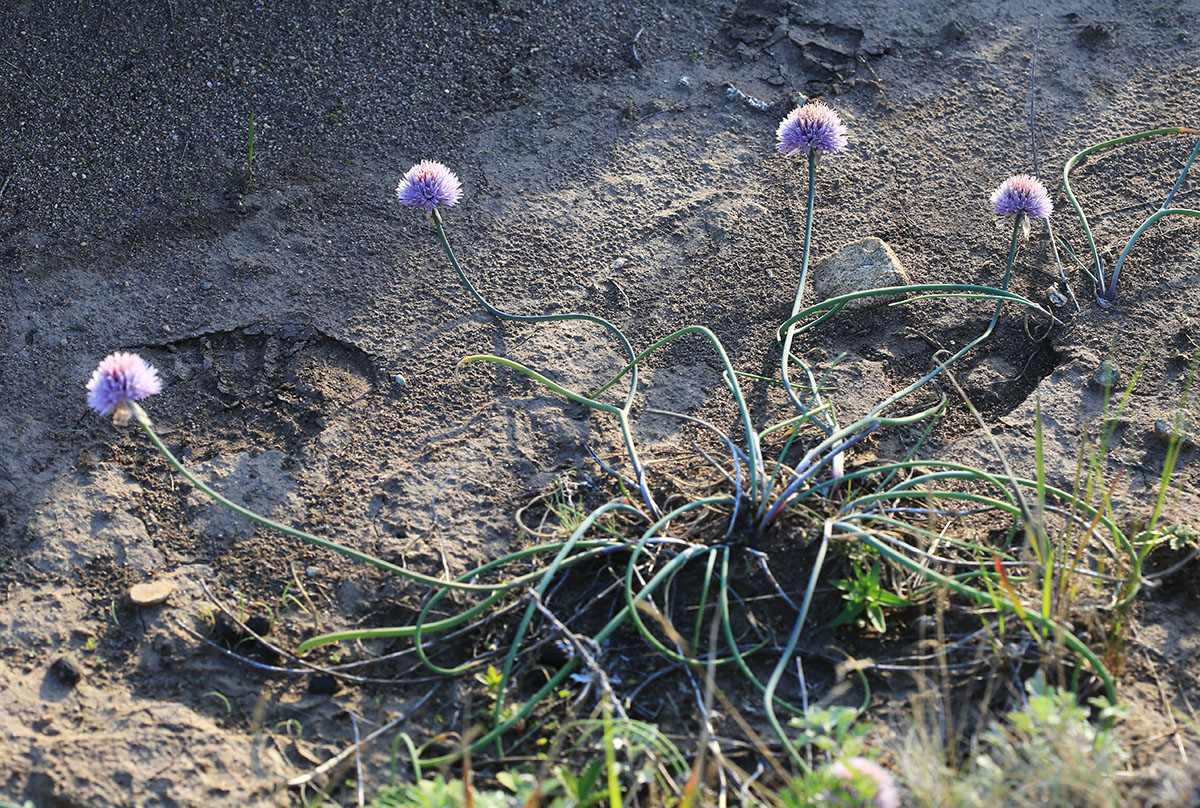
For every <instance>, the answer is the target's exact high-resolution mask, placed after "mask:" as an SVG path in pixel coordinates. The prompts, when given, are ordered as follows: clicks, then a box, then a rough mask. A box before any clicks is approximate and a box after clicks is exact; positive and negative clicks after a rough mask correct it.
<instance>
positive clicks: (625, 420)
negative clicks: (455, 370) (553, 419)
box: [462, 354, 659, 515]
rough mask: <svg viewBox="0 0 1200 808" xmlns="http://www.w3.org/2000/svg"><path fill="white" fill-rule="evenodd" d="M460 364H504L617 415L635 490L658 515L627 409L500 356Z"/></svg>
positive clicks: (579, 401) (564, 394)
mask: <svg viewBox="0 0 1200 808" xmlns="http://www.w3.org/2000/svg"><path fill="white" fill-rule="evenodd" d="M462 361H463V363H464V364H465V363H467V362H492V363H494V364H497V365H504V366H505V367H507V368H512V369H513V370H515V371H517V372H518V373H522V374H524V375H525V376H528V377H529V378H531V379H533V380H534V381H535V382H537V383H538V384H540V385H542V386H543V387H546V388H548V389H550V390H552V391H554V392H555V393H558V394H559V395H560V396H562V397H563V398H566V399H568V400H570V401H574V402H575V403H576V404H582V405H584V406H585V407H591V408H592V409H594V410H601V411H603V412H607V413H609V414H610V415H613V416H616V419H617V424H618V425H619V426H620V428H621V437H622V438H623V439H624V441H625V451H626V452H628V453H629V462H630V463H631V464H632V465H633V471H634V476H635V479H636V480H637V485H638V490H639V491H641V492H642V499H643V500H644V501H645V503H646V506H647V507H649V508H650V511H651V512H652V513H653V514H655V515H657V514H658V512H659V511H658V506H657V505H656V504H655V503H654V497H652V496H651V495H650V488H649V486H648V485H647V483H646V468H645V466H643V465H642V463H641V461H640V460H639V459H638V453H637V446H636V445H635V444H634V442H633V431H632V430H631V429H630V427H629V412H628V411H627V410H624V409H622V408H620V407H614V406H613V405H612V404H605V403H604V402H602V401H596V400H595V399H594V398H590V397H588V396H585V395H582V394H580V393H576V392H574V391H572V390H568V389H567V388H565V387H563V386H562V385H561V384H559V383H557V382H555V381H553V380H551V379H549V378H547V377H545V376H543V375H542V374H540V373H538V372H537V371H536V370H533V369H532V368H528V367H526V366H525V365H522V364H521V363H520V362H516V361H514V360H512V359H506V358H504V357H502V356H491V355H488V354H480V355H476V356H468V357H466V358H465V359H463V360H462Z"/></svg>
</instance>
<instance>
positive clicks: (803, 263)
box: [779, 150, 833, 434]
mask: <svg viewBox="0 0 1200 808" xmlns="http://www.w3.org/2000/svg"><path fill="white" fill-rule="evenodd" d="M816 194H817V152H816V151H815V150H814V151H810V152H809V153H808V209H807V210H806V211H805V216H804V245H803V247H802V248H801V253H800V280H799V282H798V283H797V284H796V301H795V302H794V303H793V304H792V316H793V317H795V315H796V312H798V311H800V306H801V305H802V301H803V299H804V288H805V286H806V285H807V280H808V262H809V256H810V255H811V253H812V226H813V214H814V204H813V203H814V201H815V200H816ZM793 337H794V334H793V328H788V330H787V334H786V335H785V336H784V338H783V356H782V357H781V358H780V360H779V372H780V375H781V377H782V378H783V387H784V389H785V390H787V395H788V398H790V399H791V400H792V403H793V404H794V405H796V409H798V410H800V412H801V413H806V412H808V407H806V406H805V405H803V404H801V403H800V399H799V398H798V397H797V396H796V391H795V390H794V389H793V388H792V380H791V378H790V377H789V375H788V365H789V364H790V357H791V353H792V339H793ZM811 403H815V404H816V405H817V406H821V392H820V390H818V389H816V388H814V389H813V390H812V402H811ZM818 423H819V422H818ZM821 427H822V429H824V430H825V433H826V434H829V433H830V432H831V431H833V426H832V425H826V424H821Z"/></svg>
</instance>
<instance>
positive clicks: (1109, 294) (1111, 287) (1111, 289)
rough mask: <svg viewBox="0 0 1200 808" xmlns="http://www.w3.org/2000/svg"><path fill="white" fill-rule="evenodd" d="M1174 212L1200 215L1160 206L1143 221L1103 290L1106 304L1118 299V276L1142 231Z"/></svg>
mask: <svg viewBox="0 0 1200 808" xmlns="http://www.w3.org/2000/svg"><path fill="white" fill-rule="evenodd" d="M1193 156H1194V154H1193ZM1172 195H1174V191H1172ZM1172 213H1177V214H1179V215H1180V216H1200V210H1191V209H1189V208H1160V209H1159V210H1156V211H1154V213H1152V214H1150V218H1148V219H1146V221H1144V222H1142V226H1141V227H1139V228H1138V229H1137V230H1135V231H1133V235H1132V236H1130V237H1129V241H1128V242H1126V244H1125V249H1124V250H1122V251H1121V257H1120V258H1118V259H1117V265H1116V266H1115V267H1113V273H1112V279H1111V280H1110V281H1109V282H1108V288H1107V289H1106V290H1103V292H1102V294H1103V300H1104V302H1105V303H1106V304H1108V305H1111V304H1112V302H1113V301H1114V300H1116V297H1117V278H1119V277H1120V276H1121V267H1123V266H1125V259H1126V258H1128V257H1129V251H1130V250H1132V249H1133V245H1134V244H1136V243H1137V240H1138V239H1140V238H1141V237H1142V233H1145V232H1146V230H1148V229H1149V228H1150V225H1152V224H1154V223H1155V222H1157V221H1158V220H1159V219H1161V218H1162V217H1164V216H1169V215H1170V214H1172Z"/></svg>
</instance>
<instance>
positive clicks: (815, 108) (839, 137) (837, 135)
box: [775, 104, 846, 157]
mask: <svg viewBox="0 0 1200 808" xmlns="http://www.w3.org/2000/svg"><path fill="white" fill-rule="evenodd" d="M775 135H776V137H778V138H779V150H780V151H781V152H783V153H784V154H786V155H787V156H789V157H794V156H796V155H799V154H804V155H807V154H808V153H809V152H810V151H813V150H814V149H815V150H816V151H818V152H821V153H822V154H834V153H835V152H839V151H841V150H842V149H844V148H846V127H845V126H843V125H842V121H841V119H840V118H838V116H837V113H836V112H834V111H833V110H832V109H830V108H829V107H827V106H825V105H824V104H805V105H804V106H802V107H796V108H795V109H794V110H792V111H791V112H789V113H788V115H787V117H786V118H784V119H783V121H782V122H781V123H780V124H779V129H778V130H776V132H775Z"/></svg>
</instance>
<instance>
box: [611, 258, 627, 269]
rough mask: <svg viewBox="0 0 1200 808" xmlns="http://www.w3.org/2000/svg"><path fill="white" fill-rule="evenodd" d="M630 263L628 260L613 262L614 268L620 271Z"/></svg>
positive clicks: (619, 259)
mask: <svg viewBox="0 0 1200 808" xmlns="http://www.w3.org/2000/svg"><path fill="white" fill-rule="evenodd" d="M628 263H629V262H628V261H627V260H625V259H624V258H618V259H617V260H615V261H613V262H612V268H613V269H620V268H621V267H623V266H625V265H626V264H628Z"/></svg>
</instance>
